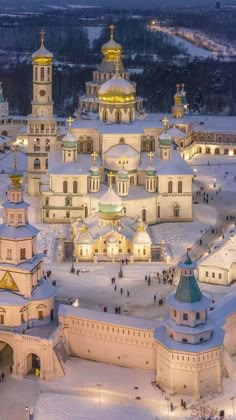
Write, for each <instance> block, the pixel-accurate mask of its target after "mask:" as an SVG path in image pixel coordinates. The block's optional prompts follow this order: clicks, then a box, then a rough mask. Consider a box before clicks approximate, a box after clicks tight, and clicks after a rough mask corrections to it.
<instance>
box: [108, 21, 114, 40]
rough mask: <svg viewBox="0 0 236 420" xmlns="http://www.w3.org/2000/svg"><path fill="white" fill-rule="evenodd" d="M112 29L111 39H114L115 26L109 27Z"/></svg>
mask: <svg viewBox="0 0 236 420" xmlns="http://www.w3.org/2000/svg"><path fill="white" fill-rule="evenodd" d="M109 28H110V31H111V33H110V39H114V29H115V25H113V23H112V24H111V25H110V26H109Z"/></svg>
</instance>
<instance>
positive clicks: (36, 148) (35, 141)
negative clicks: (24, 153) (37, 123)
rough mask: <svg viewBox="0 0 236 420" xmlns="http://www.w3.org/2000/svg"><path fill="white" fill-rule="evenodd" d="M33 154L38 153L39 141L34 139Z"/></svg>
mask: <svg viewBox="0 0 236 420" xmlns="http://www.w3.org/2000/svg"><path fill="white" fill-rule="evenodd" d="M34 152H40V139H34Z"/></svg>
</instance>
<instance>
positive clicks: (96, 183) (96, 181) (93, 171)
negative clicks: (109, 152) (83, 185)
mask: <svg viewBox="0 0 236 420" xmlns="http://www.w3.org/2000/svg"><path fill="white" fill-rule="evenodd" d="M91 156H92V158H93V165H92V166H91V168H90V169H89V172H90V177H89V192H93V193H96V192H98V191H99V190H100V170H99V168H98V167H97V165H96V159H97V156H98V154H97V153H96V152H93V153H92V155H91Z"/></svg>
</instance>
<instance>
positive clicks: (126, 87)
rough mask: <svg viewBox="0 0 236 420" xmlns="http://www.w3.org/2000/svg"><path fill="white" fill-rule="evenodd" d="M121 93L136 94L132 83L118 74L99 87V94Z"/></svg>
mask: <svg viewBox="0 0 236 420" xmlns="http://www.w3.org/2000/svg"><path fill="white" fill-rule="evenodd" d="M121 93H123V94H125V95H133V94H135V88H134V86H133V85H132V83H130V82H128V80H125V79H124V78H123V77H121V76H118V75H115V76H114V77H112V78H111V79H109V80H107V81H106V82H105V83H103V84H102V85H101V87H100V89H99V96H100V95H107V94H113V95H116V94H118V95H119V94H121Z"/></svg>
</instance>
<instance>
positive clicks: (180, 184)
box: [178, 181, 183, 193]
mask: <svg viewBox="0 0 236 420" xmlns="http://www.w3.org/2000/svg"><path fill="white" fill-rule="evenodd" d="M182 192H183V183H182V181H178V193H182Z"/></svg>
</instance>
